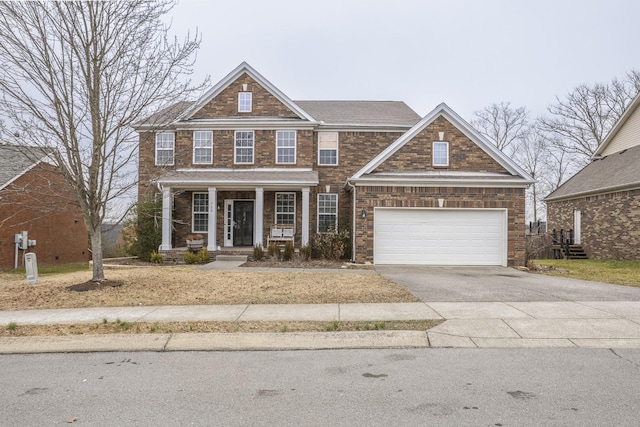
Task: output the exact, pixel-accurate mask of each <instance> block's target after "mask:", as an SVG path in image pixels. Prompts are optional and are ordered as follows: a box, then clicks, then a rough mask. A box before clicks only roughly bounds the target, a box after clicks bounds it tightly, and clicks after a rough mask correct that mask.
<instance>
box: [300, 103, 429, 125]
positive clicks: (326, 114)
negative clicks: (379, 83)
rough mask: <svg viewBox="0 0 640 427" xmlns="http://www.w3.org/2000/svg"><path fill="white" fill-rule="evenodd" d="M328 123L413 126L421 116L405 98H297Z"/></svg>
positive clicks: (315, 116)
mask: <svg viewBox="0 0 640 427" xmlns="http://www.w3.org/2000/svg"><path fill="white" fill-rule="evenodd" d="M294 102H295V103H296V104H297V105H299V106H300V107H302V109H304V110H305V111H306V112H307V113H309V114H311V116H313V118H314V119H316V120H318V121H323V122H325V123H327V124H363V125H395V126H413V125H415V124H416V123H418V122H419V121H420V119H421V117H420V116H419V115H418V113H416V112H415V111H413V110H412V109H411V108H409V106H408V105H407V104H405V103H404V102H401V101H294Z"/></svg>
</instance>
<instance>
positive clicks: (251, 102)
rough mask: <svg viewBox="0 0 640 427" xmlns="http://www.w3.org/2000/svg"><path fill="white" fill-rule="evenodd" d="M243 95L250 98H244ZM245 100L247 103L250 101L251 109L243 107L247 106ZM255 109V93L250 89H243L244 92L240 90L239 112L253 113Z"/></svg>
mask: <svg viewBox="0 0 640 427" xmlns="http://www.w3.org/2000/svg"><path fill="white" fill-rule="evenodd" d="M242 95H247V96H248V97H249V99H248V100H247V99H244V100H243V99H242V98H243V96H242ZM243 101H245V103H246V102H247V101H248V104H249V105H248V107H249V109H243V108H242V107H243V106H245V103H243ZM252 111H253V93H252V92H249V91H242V92H238V113H251V112H252Z"/></svg>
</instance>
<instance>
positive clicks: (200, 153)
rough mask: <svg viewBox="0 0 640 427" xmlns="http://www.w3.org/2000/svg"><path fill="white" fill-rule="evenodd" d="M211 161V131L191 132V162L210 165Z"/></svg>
mask: <svg viewBox="0 0 640 427" xmlns="http://www.w3.org/2000/svg"><path fill="white" fill-rule="evenodd" d="M211 163H213V132H211V131H195V132H193V164H196V165H210V164H211Z"/></svg>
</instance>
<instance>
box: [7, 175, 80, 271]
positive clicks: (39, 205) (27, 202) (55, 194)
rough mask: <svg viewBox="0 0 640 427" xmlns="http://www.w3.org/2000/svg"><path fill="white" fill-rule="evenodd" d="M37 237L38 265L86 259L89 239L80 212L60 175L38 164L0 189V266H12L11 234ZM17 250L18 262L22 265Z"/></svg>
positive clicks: (34, 249)
mask: <svg viewBox="0 0 640 427" xmlns="http://www.w3.org/2000/svg"><path fill="white" fill-rule="evenodd" d="M23 230H26V231H28V233H29V239H30V240H36V243H37V244H36V246H34V247H31V248H30V249H29V251H30V252H35V254H36V256H37V262H38V265H51V264H65V263H74V262H86V261H88V260H89V249H88V248H89V241H88V234H87V229H86V227H85V225H84V220H83V217H82V212H81V210H80V207H79V206H78V205H77V203H76V202H75V199H74V197H73V193H72V191H71V190H70V189H69V187H68V185H67V184H66V182H65V181H64V179H63V177H62V175H61V174H60V173H59V172H58V171H57V169H55V168H54V167H53V166H51V165H48V164H40V165H38V166H36V167H35V168H33V169H31V170H30V171H29V172H27V173H26V174H24V175H23V176H21V177H20V178H18V179H17V180H16V181H14V182H13V183H12V184H10V185H9V186H7V187H5V188H4V189H3V190H2V191H0V268H7V269H8V268H13V267H14V256H15V244H14V235H15V234H17V233H20V232H22V231H23ZM23 253H24V251H19V258H20V260H19V265H20V266H24V263H23V261H22V255H23Z"/></svg>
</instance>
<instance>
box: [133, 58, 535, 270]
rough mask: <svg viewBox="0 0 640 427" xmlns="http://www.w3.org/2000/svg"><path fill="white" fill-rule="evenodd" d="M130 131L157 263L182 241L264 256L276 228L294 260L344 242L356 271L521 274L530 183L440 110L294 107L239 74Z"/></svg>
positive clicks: (377, 105)
mask: <svg viewBox="0 0 640 427" xmlns="http://www.w3.org/2000/svg"><path fill="white" fill-rule="evenodd" d="M136 129H137V131H138V132H139V134H140V148H139V160H140V169H139V178H140V184H139V197H140V198H141V199H144V198H145V197H149V196H150V195H151V194H153V193H160V194H161V195H162V200H163V218H162V245H161V247H160V249H161V250H165V251H168V250H171V249H173V248H174V247H181V246H182V247H184V246H185V244H184V243H183V242H184V241H185V238H186V236H187V235H188V234H191V233H201V234H203V235H204V236H206V245H207V248H208V249H209V250H210V251H216V250H218V248H223V247H251V246H255V245H262V246H266V243H267V240H268V238H269V237H270V233H271V229H272V227H273V226H274V225H275V224H279V225H280V224H282V225H287V226H288V227H290V228H293V233H294V242H295V245H296V246H298V247H299V246H301V245H306V244H308V243H309V241H310V237H311V235H312V234H313V233H323V232H326V231H328V230H331V229H339V230H342V229H346V230H348V231H349V233H350V235H351V236H352V237H353V238H352V242H353V247H352V251H351V252H352V258H353V260H354V261H356V262H374V263H378V264H469V265H484V264H488V265H514V264H522V263H523V262H524V246H525V245H524V233H523V231H522V230H524V221H525V215H524V204H525V203H524V191H525V188H526V187H527V185H529V184H530V183H531V182H532V179H531V178H530V177H529V176H528V175H527V174H526V173H525V172H524V171H523V170H522V169H521V168H520V167H518V165H516V164H515V163H514V162H513V161H512V160H510V159H509V158H507V157H506V156H505V155H504V154H503V153H502V152H500V151H499V150H497V149H496V148H495V146H493V145H491V144H490V143H489V142H488V141H487V140H486V139H484V138H483V137H482V136H481V135H480V134H479V133H478V132H476V131H475V130H474V129H473V128H471V126H470V125H469V124H468V123H467V122H465V121H464V120H462V119H461V118H460V117H459V116H458V115H457V114H456V113H455V112H454V111H452V110H451V109H450V108H449V107H448V106H446V105H445V104H441V105H439V106H438V107H436V109H434V110H433V111H432V112H431V113H429V114H428V115H427V116H425V117H424V118H420V116H419V115H418V114H417V113H415V112H414V111H413V110H412V109H411V108H409V107H408V106H407V105H406V104H404V103H403V102H395V101H292V100H291V99H289V98H288V97H287V96H286V95H285V94H284V93H283V92H281V91H280V90H279V89H278V88H277V87H275V86H274V85H272V84H271V83H270V82H269V81H268V80H266V79H265V78H264V77H263V76H262V75H260V74H259V73H258V72H257V71H256V70H255V69H253V68H252V67H251V66H249V65H248V64H246V63H243V64H240V66H238V67H237V68H236V69H235V70H233V71H232V72H231V73H230V74H228V75H227V76H226V77H225V78H224V79H222V80H221V81H220V82H219V83H217V84H216V85H215V86H214V87H213V88H212V89H211V90H209V91H208V92H207V93H205V94H204V95H203V96H202V97H201V98H200V99H198V100H197V101H195V102H193V103H190V102H183V103H179V104H176V105H173V106H170V107H168V108H167V109H165V110H163V111H161V112H159V113H157V114H155V115H153V116H151V117H149V118H148V119H147V120H145V122H144V123H141V124H139V125H138V126H137V128H136Z"/></svg>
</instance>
